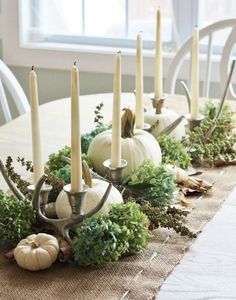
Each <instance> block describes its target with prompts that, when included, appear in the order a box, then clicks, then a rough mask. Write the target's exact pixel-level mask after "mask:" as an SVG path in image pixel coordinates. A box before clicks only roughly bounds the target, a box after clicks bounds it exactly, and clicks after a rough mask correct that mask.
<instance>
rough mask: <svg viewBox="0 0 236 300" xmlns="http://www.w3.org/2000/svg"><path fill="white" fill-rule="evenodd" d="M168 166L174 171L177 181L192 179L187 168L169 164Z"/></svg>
mask: <svg viewBox="0 0 236 300" xmlns="http://www.w3.org/2000/svg"><path fill="white" fill-rule="evenodd" d="M166 168H167V169H168V170H169V171H170V172H171V173H172V175H173V177H174V181H175V182H176V183H183V182H184V181H188V180H190V177H189V176H188V174H187V172H186V171H185V170H183V169H181V168H179V167H176V166H173V165H169V164H167V165H166Z"/></svg>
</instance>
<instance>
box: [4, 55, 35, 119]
mask: <svg viewBox="0 0 236 300" xmlns="http://www.w3.org/2000/svg"><path fill="white" fill-rule="evenodd" d="M5 88H6V89H7V90H8V92H9V94H10V95H11V97H12V99H13V101H14V104H15V106H16V109H17V112H18V113H19V114H23V113H25V112H27V111H29V109H30V105H29V102H28V100H27V98H26V95H25V93H24V91H23V89H22V87H21V86H20V84H19V82H18V81H17V79H16V77H15V76H14V75H13V73H12V72H11V70H10V69H9V68H8V67H7V66H6V65H5V63H4V62H3V61H2V60H0V106H1V109H2V113H3V118H4V122H9V121H10V120H12V115H11V111H10V108H9V103H8V100H7V97H6V93H5ZM4 122H1V123H4Z"/></svg>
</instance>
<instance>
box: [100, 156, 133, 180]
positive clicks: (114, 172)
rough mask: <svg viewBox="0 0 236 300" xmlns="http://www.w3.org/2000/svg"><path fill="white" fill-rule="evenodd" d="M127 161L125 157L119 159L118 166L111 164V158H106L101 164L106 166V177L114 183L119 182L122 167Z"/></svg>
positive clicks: (121, 175)
mask: <svg viewBox="0 0 236 300" xmlns="http://www.w3.org/2000/svg"><path fill="white" fill-rule="evenodd" d="M127 164H128V163H127V161H126V160H125V159H121V165H120V167H116V168H114V167H112V166H111V160H110V159H107V160H105V161H104V162H103V166H104V167H105V168H106V171H107V174H108V178H109V179H110V180H111V181H112V182H113V183H114V184H120V183H121V181H122V177H123V171H124V168H125V167H126V166H127Z"/></svg>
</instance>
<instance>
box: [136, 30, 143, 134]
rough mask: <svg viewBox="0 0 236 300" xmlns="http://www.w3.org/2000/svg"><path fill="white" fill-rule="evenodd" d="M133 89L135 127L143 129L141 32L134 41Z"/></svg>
mask: <svg viewBox="0 0 236 300" xmlns="http://www.w3.org/2000/svg"><path fill="white" fill-rule="evenodd" d="M135 90H136V106H135V120H136V128H141V129H143V127H144V113H143V41H142V34H141V33H139V34H138V35H137V41H136V76H135Z"/></svg>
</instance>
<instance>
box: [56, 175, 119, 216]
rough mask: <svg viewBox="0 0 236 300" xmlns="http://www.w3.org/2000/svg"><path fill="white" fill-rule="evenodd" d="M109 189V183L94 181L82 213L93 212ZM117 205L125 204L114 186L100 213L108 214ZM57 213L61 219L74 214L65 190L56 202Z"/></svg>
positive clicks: (87, 194)
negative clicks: (110, 208)
mask: <svg viewBox="0 0 236 300" xmlns="http://www.w3.org/2000/svg"><path fill="white" fill-rule="evenodd" d="M107 187H108V183H107V182H106V181H103V180H99V179H92V186H91V187H89V188H88V191H87V193H86V196H85V199H84V203H83V206H82V212H84V213H87V212H89V211H91V210H92V209H93V208H94V207H95V206H96V205H97V204H98V202H99V201H100V200H101V198H102V197H103V195H104V193H105V191H106V190H107ZM116 203H123V198H122V196H121V193H120V192H119V191H118V190H117V189H116V188H115V187H114V186H113V187H112V188H111V191H110V194H109V196H108V198H107V200H106V202H105V203H104V205H103V207H102V208H101V209H100V210H99V212H98V213H103V214H108V212H109V206H110V204H116ZM56 213H57V217H58V218H59V219H63V218H68V217H70V216H71V213H72V211H71V206H70V204H69V201H68V197H67V195H66V193H65V192H64V191H63V190H62V191H61V192H60V194H59V195H58V197H57V200H56Z"/></svg>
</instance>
